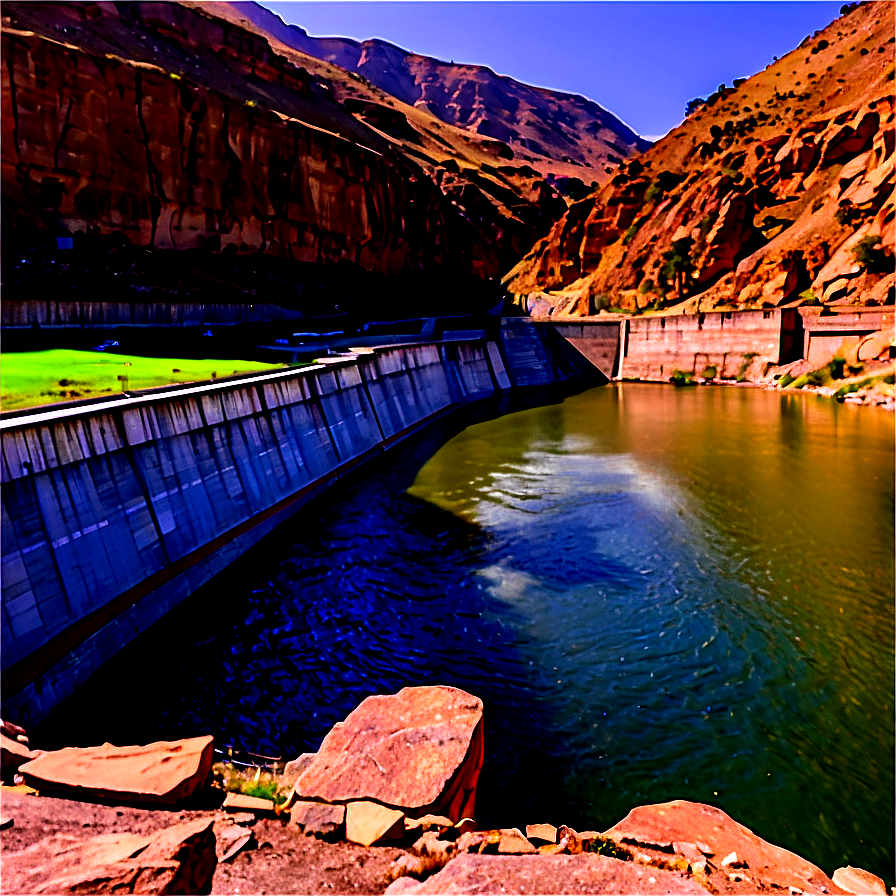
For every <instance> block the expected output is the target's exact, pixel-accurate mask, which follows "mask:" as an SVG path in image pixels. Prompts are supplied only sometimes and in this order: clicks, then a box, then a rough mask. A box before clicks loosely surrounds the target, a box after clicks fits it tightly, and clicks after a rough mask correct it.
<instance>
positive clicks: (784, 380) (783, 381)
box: [778, 373, 794, 389]
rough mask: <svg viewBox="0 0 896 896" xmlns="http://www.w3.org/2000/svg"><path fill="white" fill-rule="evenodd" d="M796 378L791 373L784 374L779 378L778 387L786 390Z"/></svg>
mask: <svg viewBox="0 0 896 896" xmlns="http://www.w3.org/2000/svg"><path fill="white" fill-rule="evenodd" d="M793 380H794V378H793V377H792V376H791V375H790V374H789V373H784V374H782V375H781V376H780V377H779V378H778V385H779V386H780V387H781V388H782V389H786V388H787V387H788V386H789V385H790V384H791V383H792V382H793Z"/></svg>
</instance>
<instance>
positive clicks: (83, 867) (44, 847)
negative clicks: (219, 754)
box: [3, 818, 217, 894]
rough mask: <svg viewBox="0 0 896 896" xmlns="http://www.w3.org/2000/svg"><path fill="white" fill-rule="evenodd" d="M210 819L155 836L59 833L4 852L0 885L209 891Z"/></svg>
mask: <svg viewBox="0 0 896 896" xmlns="http://www.w3.org/2000/svg"><path fill="white" fill-rule="evenodd" d="M213 825H214V821H213V819H211V818H204V819H199V820H197V821H189V822H184V823H183V824H176V825H174V826H173V827H169V828H165V829H164V830H162V831H159V832H157V833H155V834H151V835H146V836H140V835H136V834H105V835H102V836H99V837H93V838H91V839H89V840H83V839H78V838H76V837H72V836H66V835H59V836H56V837H51V838H49V839H47V840H42V841H40V842H39V843H36V844H35V845H34V846H31V847H29V848H28V849H26V850H23V851H22V852H18V853H11V854H10V853H8V852H4V856H3V862H4V868H3V870H4V884H5V885H7V886H8V885H9V884H10V883H14V884H15V886H14V889H15V891H16V892H27V893H39V894H43V893H66V894H67V893H208V892H210V890H211V883H212V877H213V875H214V872H215V867H216V865H217V859H216V857H215V834H214V831H213Z"/></svg>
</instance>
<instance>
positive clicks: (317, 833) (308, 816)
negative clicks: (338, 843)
mask: <svg viewBox="0 0 896 896" xmlns="http://www.w3.org/2000/svg"><path fill="white" fill-rule="evenodd" d="M289 817H290V820H291V821H292V823H293V824H295V825H297V826H298V828H299V830H300V831H301V832H302V833H303V834H308V835H309V836H312V837H321V838H322V839H324V840H338V839H340V837H341V835H342V831H343V829H344V827H345V806H339V805H335V806H334V805H332V804H331V803H307V802H298V803H295V804H294V805H293V807H292V808H291V809H290V810H289Z"/></svg>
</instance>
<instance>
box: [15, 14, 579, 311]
mask: <svg viewBox="0 0 896 896" xmlns="http://www.w3.org/2000/svg"><path fill="white" fill-rule="evenodd" d="M213 6H214V5H213V4H205V3H202V4H181V3H139V2H135V3H128V4H124V5H116V4H110V3H93V2H87V0H85V2H73V3H66V4H33V3H15V2H12V3H8V4H6V5H5V6H4V8H3V33H2V47H3V58H4V62H5V65H4V67H3V72H2V78H3V96H2V99H3V107H4V115H3V121H2V125H3V130H2V188H3V196H4V208H3V212H4V223H5V224H6V225H7V227H8V228H9V230H8V232H9V233H12V234H14V235H15V240H14V242H15V243H16V246H15V248H12V247H10V248H9V249H8V250H7V256H5V258H4V264H5V268H6V271H7V272H9V273H13V272H15V276H11V277H9V278H8V279H9V283H10V284H11V285H13V287H14V289H13V293H17V292H21V293H22V294H23V295H28V294H33V286H31V285H30V284H31V280H29V279H28V278H24V282H21V283H20V282H19V281H20V279H21V278H20V276H19V275H22V273H23V271H22V270H19V268H20V267H21V264H20V262H21V258H22V255H21V254H19V248H20V244H21V245H25V246H26V247H28V246H31V244H32V243H34V242H35V241H37V242H38V243H40V240H41V239H43V244H42V251H40V252H36V254H35V258H40V257H41V256H42V255H43V254H45V253H46V252H47V251H50V250H51V249H52V251H55V249H56V237H57V236H58V237H61V238H63V239H68V238H69V237H70V236H71V235H72V234H89V235H91V236H92V237H103V236H104V237H106V238H107V239H111V240H112V242H111V243H109V245H108V251H110V252H111V251H112V250H113V249H115V250H117V249H120V242H121V239H122V238H124V240H125V242H126V243H127V242H129V243H130V244H132V245H134V246H138V247H141V248H148V249H151V250H153V251H170V250H177V251H183V250H190V251H191V252H194V253H197V254H198V255H199V256H200V257H202V258H205V256H208V255H211V256H216V257H217V256H219V255H220V253H222V252H223V253H225V256H224V257H225V258H229V257H230V256H231V255H237V256H246V255H263V256H264V257H265V258H271V259H287V260H289V261H291V262H294V263H295V262H298V263H300V264H302V265H305V266H306V267H310V268H312V269H315V268H319V267H327V266H333V265H340V266H342V267H344V268H345V269H346V270H347V271H349V272H351V271H362V272H373V273H378V274H382V275H389V276H394V275H396V274H404V275H408V276H412V275H413V276H416V277H420V276H422V275H423V274H429V275H431V276H433V277H435V276H436V275H437V273H438V272H446V271H448V272H461V273H464V274H466V275H469V276H470V277H473V278H476V279H478V280H487V279H488V278H491V277H495V276H497V275H499V274H500V273H501V271H503V270H506V269H507V267H509V266H510V265H511V264H513V263H514V262H515V261H516V260H517V259H518V258H519V257H521V256H522V254H523V253H524V252H525V251H526V249H527V248H528V247H529V246H530V245H531V243H532V241H533V240H534V239H535V238H536V237H537V236H539V235H541V234H543V233H545V232H546V231H547V230H548V228H549V227H550V225H551V223H552V222H553V221H554V220H556V218H557V217H558V216H559V215H560V214H562V212H563V210H564V209H565V203H564V201H563V200H562V199H561V198H560V196H559V195H558V193H557V192H556V191H555V190H554V189H553V188H552V187H550V186H549V185H548V183H547V182H546V181H545V179H544V177H543V176H541V175H540V174H539V173H538V172H537V171H535V170H534V169H532V168H531V167H527V165H526V163H525V162H523V161H521V160H520V161H516V162H510V161H508V160H507V159H501V158H499V155H496V152H498V151H499V150H500V147H503V148H504V149H506V146H505V145H504V144H503V143H501V144H500V145H499V147H497V148H496V146H494V145H492V144H496V143H498V141H494V140H485V139H484V138H482V139H480V138H474V137H473V136H471V135H470V134H469V133H468V132H466V131H461V130H460V129H458V128H454V127H452V126H450V125H447V124H443V123H441V122H439V121H438V119H437V118H436V117H435V116H434V115H432V113H430V112H427V111H426V110H425V109H415V108H413V107H411V106H406V105H404V104H403V103H401V102H400V101H398V100H396V99H395V98H393V97H390V96H388V95H386V94H384V93H383V92H382V91H380V90H378V89H376V88H374V87H373V86H372V85H367V84H366V83H365V82H362V81H361V80H360V79H358V78H357V77H356V76H352V75H350V74H349V73H348V72H346V71H344V70H342V69H339V68H337V67H336V66H333V65H329V64H327V63H324V62H321V61H320V60H317V59H314V58H312V57H310V56H306V55H304V54H302V53H300V52H299V51H297V50H295V49H293V48H290V47H287V46H285V45H284V44H282V43H280V42H277V41H276V40H275V39H274V38H271V40H270V41H269V40H267V39H265V37H264V36H263V35H261V34H260V33H257V31H253V30H246V29H245V28H243V27H241V26H240V25H239V24H236V23H235V22H233V21H228V20H227V19H225V18H217V17H215V16H214V15H213V12H214V10H213ZM272 43H273V44H274V45H275V47H272V45H271V44H272ZM505 155H506V153H505ZM452 168H453V170H452ZM505 169H506V170H505ZM41 234H43V237H41V236H40V235H41ZM113 237H114V239H113ZM7 242H8V241H7ZM27 260H28V261H29V263H30V262H31V261H32V260H33V259H27ZM199 267H200V268H201V267H203V265H199ZM218 267H219V268H220V269H221V270H220V271H218V272H217V277H218V279H219V280H220V279H224V280H225V281H226V280H227V279H228V276H227V275H229V274H232V273H233V272H232V265H231V266H230V268H228V266H227V264H226V263H223V262H222V264H221V265H219V266H218ZM127 269H128V266H127V265H125V271H126V270H127ZM296 270H297V269H296V268H295V267H294V268H293V270H292V273H291V275H290V276H291V277H292V280H291V281H287V282H289V284H290V285H289V289H287V290H285V291H284V290H283V289H281V290H280V292H281V296H282V298H281V301H283V302H284V303H286V304H290V303H291V304H292V305H293V306H295V305H301V304H302V302H300V301H298V292H301V289H300V288H299V287H301V286H302V285H303V283H304V282H305V281H307V280H308V279H310V280H312V281H313V280H314V278H313V277H310V278H309V277H308V272H307V271H305V272H303V273H302V276H299V275H298V274H297V273H296ZM125 271H122V272H119V273H122V274H123V273H125ZM213 276H214V275H213ZM281 277H282V275H281ZM126 283H127V281H119V282H118V283H117V284H116V286H117V287H118V288H119V289H120V288H121V287H122V286H123V285H125V284H126ZM294 284H296V285H294ZM5 285H6V284H5ZM14 297H15V295H8V298H14ZM116 298H120V297H118V296H117V297H116ZM142 298H143V299H145V298H146V297H145V296H143V297H142ZM312 299H313V296H311V297H308V296H306V297H305V302H306V303H307V302H309V301H311V300H312ZM491 304H494V299H492V302H491ZM486 307H489V306H486ZM310 310H314V309H313V304H312V308H311V309H310Z"/></svg>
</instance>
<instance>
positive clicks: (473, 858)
mask: <svg viewBox="0 0 896 896" xmlns="http://www.w3.org/2000/svg"><path fill="white" fill-rule="evenodd" d="M386 892H387V893H389V894H396V893H409V894H410V893H413V894H417V893H420V894H423V893H469V894H480V893H567V894H577V893H682V894H686V893H687V894H689V893H699V894H701V896H706V890H705V889H704V888H703V887H701V886H700V885H699V884H698V883H697V882H696V881H695V880H692V879H690V878H688V876H687V875H686V874H685V873H683V872H680V871H665V870H663V869H660V868H651V867H646V866H643V865H637V864H635V863H634V862H621V861H619V860H618V859H611V858H609V857H608V856H602V855H596V854H593V853H581V854H579V855H577V856H565V855H556V856H489V855H461V856H458V857H457V858H456V859H452V860H451V861H450V862H449V863H448V865H447V866H446V867H445V868H444V869H443V870H442V871H440V872H439V873H438V874H435V875H433V876H432V877H430V878H429V879H427V880H425V881H422V882H419V883H418V882H417V881H413V880H411V879H410V878H407V877H403V878H400V879H399V880H397V881H395V883H393V884H392V885H391V886H390V887H389V888H388V889H387V890H386Z"/></svg>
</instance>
